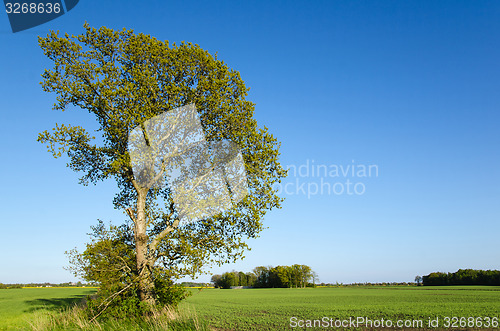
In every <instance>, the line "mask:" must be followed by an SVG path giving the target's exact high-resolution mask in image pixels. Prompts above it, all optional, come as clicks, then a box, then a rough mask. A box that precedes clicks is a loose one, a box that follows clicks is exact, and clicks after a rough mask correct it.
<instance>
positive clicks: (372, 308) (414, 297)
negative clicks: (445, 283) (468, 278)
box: [183, 286, 500, 330]
mask: <svg viewBox="0 0 500 331" xmlns="http://www.w3.org/2000/svg"><path fill="white" fill-rule="evenodd" d="M183 305H188V306H191V308H192V309H194V310H195V311H196V313H197V315H198V318H199V319H200V320H205V321H207V322H208V325H210V326H211V327H213V328H216V329H221V330H255V329H263V330H266V329H269V330H286V329H292V328H291V318H293V317H296V319H295V320H293V321H294V324H293V325H297V326H299V324H298V323H299V320H303V321H304V323H307V322H306V320H314V319H322V318H323V317H328V318H331V319H333V320H339V321H340V320H349V318H350V317H351V318H354V319H355V318H357V317H365V318H370V319H372V322H375V319H378V320H380V319H381V318H384V320H387V319H390V320H391V321H392V322H393V323H394V324H393V326H396V322H397V321H398V320H401V321H402V322H403V323H404V322H406V323H412V324H413V326H415V327H418V328H420V327H419V325H418V324H417V323H418V321H422V326H423V327H426V324H427V323H428V321H429V318H431V319H433V320H435V319H436V318H439V328H441V329H448V330H449V329H452V328H451V326H452V323H453V322H454V321H453V320H450V321H449V322H450V327H449V328H444V326H445V325H444V323H445V318H446V317H449V318H452V317H465V318H470V317H482V318H481V319H475V320H474V322H472V321H471V322H470V323H471V325H475V326H477V325H478V323H479V321H482V322H483V324H482V328H483V329H485V328H484V326H485V325H486V323H485V321H487V319H485V318H484V317H489V318H490V319H492V318H493V317H496V318H497V319H498V317H499V314H500V288H499V287H487V286H468V287H465V286H464V287H458V286H453V287H451V286H450V287H339V288H336V287H333V288H316V289H313V288H305V289H250V290H219V289H205V290H202V291H196V292H195V293H193V296H191V297H190V298H188V299H187V300H186V301H185V302H184V303H183ZM407 321H410V322H407ZM492 321H493V322H494V321H495V320H490V324H491V322H492ZM460 322H462V325H463V323H465V320H464V319H462V320H460V319H457V320H456V325H457V326H458V327H457V328H455V329H461V330H463V329H465V328H464V327H461V326H460ZM295 323H297V324H295ZM493 325H495V323H493V324H492V325H491V326H493ZM491 326H490V327H489V328H488V329H492V327H491ZM409 328H411V327H408V326H407V327H405V329H409ZM342 329H349V326H347V327H343V328H342ZM351 329H356V328H353V327H352V325H351ZM377 329H382V328H377ZM432 329H434V330H435V329H436V328H432ZM493 329H494V328H493Z"/></svg>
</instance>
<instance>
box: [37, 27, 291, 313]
mask: <svg viewBox="0 0 500 331" xmlns="http://www.w3.org/2000/svg"><path fill="white" fill-rule="evenodd" d="M84 29H85V32H84V33H83V34H80V35H77V36H69V35H68V34H65V35H60V34H59V33H58V32H53V31H52V32H50V33H49V34H48V35H47V36H46V37H44V38H42V37H40V38H39V44H40V47H41V48H42V49H43V51H44V54H45V55H46V56H47V57H48V58H49V59H50V60H51V61H52V63H53V67H52V68H49V69H46V70H45V72H44V73H43V75H42V77H43V81H42V87H43V89H44V91H46V92H51V93H55V94H56V96H57V101H56V103H55V104H54V109H56V110H65V109H67V107H68V106H74V107H75V108H77V109H78V108H80V109H82V110H85V111H87V112H89V113H90V114H91V115H92V116H93V117H94V118H95V120H96V125H97V128H96V129H95V130H94V132H91V131H90V128H88V127H84V124H83V123H82V124H81V125H78V124H77V125H75V124H56V125H55V127H54V128H53V129H52V130H47V131H44V132H42V133H40V134H39V137H38V141H40V142H41V143H44V144H45V145H46V146H47V148H48V150H49V152H51V153H52V154H53V156H54V157H56V158H58V157H61V156H63V155H66V156H67V157H68V160H69V161H68V166H69V167H70V168H71V169H73V170H74V171H77V172H80V173H81V174H82V177H81V178H80V183H82V184H84V185H87V184H89V183H94V184H95V183H97V182H99V181H101V180H105V179H109V178H111V179H115V180H116V182H117V183H118V188H119V192H118V193H117V195H116V196H115V198H114V200H113V204H114V207H115V208H117V209H121V210H123V211H124V214H126V215H127V217H128V218H129V219H130V220H131V222H132V225H130V226H129V225H127V224H124V225H123V227H120V228H115V229H113V228H112V229H110V230H109V231H108V230H104V229H97V232H95V231H94V232H95V233H97V234H98V235H97V237H96V239H95V240H94V241H92V242H91V243H90V244H89V245H87V248H86V250H85V251H84V252H83V253H78V252H77V251H73V252H71V253H70V258H71V262H72V263H73V271H74V272H75V274H78V275H80V276H81V277H83V278H84V279H86V280H88V281H95V282H97V283H98V284H99V285H100V286H101V288H102V291H101V292H100V294H99V295H100V296H101V295H104V293H106V294H111V293H112V292H113V291H115V290H118V289H120V290H123V291H124V292H123V293H124V295H125V293H134V292H133V291H129V290H126V291H125V290H124V289H130V290H131V289H132V288H135V286H136V283H138V288H137V295H138V296H139V298H140V300H141V301H148V302H149V303H151V304H152V303H154V300H156V299H159V300H161V297H165V298H170V299H169V300H173V302H175V301H176V300H177V299H176V298H178V297H182V295H181V296H179V295H177V294H175V293H177V291H174V290H172V291H173V292H168V293H167V292H163V288H164V287H162V286H159V285H157V284H158V281H157V279H158V278H161V279H163V278H164V279H166V280H170V279H178V278H180V277H182V276H185V275H196V274H198V273H201V272H204V271H206V270H204V269H203V267H204V266H207V265H209V264H218V265H221V264H223V263H228V262H234V261H236V260H237V259H239V258H242V257H243V253H244V251H245V250H246V249H247V248H248V246H247V244H246V242H245V241H246V239H248V238H256V237H257V236H258V234H259V232H260V231H262V229H263V224H262V219H263V217H264V215H265V213H266V212H267V211H268V210H271V209H272V208H279V207H280V205H281V201H282V199H281V198H279V197H278V196H277V194H276V190H275V189H274V188H273V184H274V183H276V182H279V181H280V180H281V179H282V178H283V177H284V176H285V175H286V171H285V170H284V169H283V168H282V167H281V165H280V163H279V162H278V157H279V142H278V141H277V140H276V138H274V137H273V136H272V134H270V133H269V132H268V129H267V128H265V127H264V128H259V127H258V125H257V122H256V121H255V119H254V118H253V114H254V104H253V103H251V102H250V101H247V100H246V99H245V97H246V96H247V94H248V88H247V87H246V86H245V84H244V82H243V80H242V79H241V77H240V74H239V72H237V71H235V70H232V69H230V68H229V67H228V66H227V65H226V64H225V63H224V62H222V61H220V60H218V59H217V57H216V56H212V55H211V54H209V53H208V52H207V51H205V50H203V49H201V48H200V47H199V46H198V45H194V44H191V43H184V42H183V43H181V44H179V45H177V44H170V43H169V42H168V41H160V40H157V39H155V38H153V37H151V36H149V35H144V34H141V33H139V34H134V32H133V31H131V30H125V29H124V30H122V31H114V30H112V29H108V28H106V27H101V28H99V29H95V28H92V27H90V26H89V25H88V24H85V25H84ZM188 104H194V105H195V106H196V108H197V110H198V113H199V115H200V119H201V125H202V127H203V130H204V134H205V137H206V138H207V140H208V141H220V140H230V141H232V142H234V143H236V144H237V145H238V146H239V147H240V149H241V152H242V155H243V159H244V162H245V167H246V169H245V170H246V175H247V181H248V187H249V194H248V195H247V196H246V197H245V198H244V199H243V200H242V201H240V202H239V203H238V204H237V205H235V206H233V208H232V209H230V210H227V211H225V212H224V213H221V214H219V215H215V216H214V217H211V218H209V219H204V220H201V221H199V222H195V223H190V224H189V225H186V226H182V227H179V226H178V225H179V215H178V211H177V210H176V209H175V204H174V201H173V199H172V194H171V191H170V189H169V188H168V187H164V188H158V187H149V186H147V187H146V186H143V185H141V184H140V183H138V181H136V179H135V178H134V174H133V171H132V165H131V162H130V155H129V152H128V150H127V142H128V135H129V132H130V131H131V130H132V129H133V128H135V127H137V126H140V125H141V124H143V123H144V121H146V120H148V119H150V118H153V117H154V116H157V115H159V114H162V113H164V112H168V111H170V110H173V109H175V108H178V107H180V106H185V105H188ZM85 124H86V123H85ZM91 127H92V126H91ZM98 227H102V225H101V224H100V225H98ZM94 230H95V229H94ZM134 261H135V263H134ZM158 286H159V287H158ZM166 288H170V287H168V286H167V287H166ZM169 291H170V290H169ZM131 295H132V294H131ZM129 299H130V300H129ZM117 300H118V299H117ZM119 300H125V301H124V304H125V306H127V307H133V306H134V305H135V303H136V301H134V300H132V299H131V298H129V297H128V296H127V297H126V298H125V297H124V298H121V299H119ZM127 309H128V308H127Z"/></svg>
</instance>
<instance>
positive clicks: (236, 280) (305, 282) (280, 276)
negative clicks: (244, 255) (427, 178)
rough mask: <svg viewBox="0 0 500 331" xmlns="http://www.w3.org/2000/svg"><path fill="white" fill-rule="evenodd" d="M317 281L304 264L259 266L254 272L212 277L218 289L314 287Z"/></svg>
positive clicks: (234, 272)
mask: <svg viewBox="0 0 500 331" xmlns="http://www.w3.org/2000/svg"><path fill="white" fill-rule="evenodd" d="M316 280H317V275H316V273H315V272H314V271H312V269H311V267H309V266H307V265H302V264H294V265H291V266H276V267H271V266H268V267H264V266H259V267H256V268H254V269H253V271H252V272H247V273H244V272H242V271H231V272H225V273H223V274H222V275H213V276H212V283H214V286H215V287H218V288H230V287H231V286H246V287H260V288H271V287H306V286H311V287H314V286H315V285H314V283H315V281H316Z"/></svg>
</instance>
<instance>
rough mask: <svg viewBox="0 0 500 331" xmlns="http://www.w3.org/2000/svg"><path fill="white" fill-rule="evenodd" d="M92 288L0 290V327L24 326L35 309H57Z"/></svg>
mask: <svg viewBox="0 0 500 331" xmlns="http://www.w3.org/2000/svg"><path fill="white" fill-rule="evenodd" d="M94 292H95V289H92V288H56V287H54V288H22V289H4V290H0V329H4V330H5V329H16V328H22V327H26V325H27V321H29V320H30V319H31V317H32V316H33V313H34V312H35V311H41V310H43V311H57V310H59V309H61V307H64V306H68V305H71V304H73V303H77V302H79V301H81V300H82V298H84V297H86V296H87V295H90V294H93V293H94Z"/></svg>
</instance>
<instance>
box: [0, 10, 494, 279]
mask: <svg viewBox="0 0 500 331" xmlns="http://www.w3.org/2000/svg"><path fill="white" fill-rule="evenodd" d="M0 17H1V18H0V44H1V45H2V52H1V53H0V72H1V77H2V78H1V80H0V90H1V95H2V97H1V98H0V111H1V114H2V119H3V121H2V123H3V128H2V130H0V141H1V151H2V155H3V162H1V163H0V171H1V173H2V174H3V183H2V190H1V191H0V201H1V207H2V220H1V221H0V222H1V226H2V232H1V240H0V251H1V252H2V254H0V265H1V266H2V267H1V268H0V282H3V283H14V282H44V281H49V282H63V281H68V280H72V279H73V277H72V276H71V274H70V273H69V272H67V271H65V270H63V269H62V267H63V266H65V265H67V259H66V257H65V255H64V251H65V250H69V249H71V248H73V247H75V246H76V247H80V248H81V247H83V244H84V243H85V242H86V241H87V236H86V233H87V232H89V227H90V226H91V225H93V224H95V223H96V220H97V219H98V218H99V219H102V220H105V221H113V222H115V223H119V222H120V221H121V220H123V219H124V216H123V214H122V213H121V212H120V211H115V210H113V207H112V198H113V195H114V193H115V191H116V186H115V184H114V183H113V182H104V183H101V184H98V185H97V186H88V187H84V186H81V185H79V184H78V183H77V178H78V174H76V173H73V172H72V171H71V170H70V169H68V168H66V167H65V160H63V159H58V160H56V159H53V158H52V156H51V155H50V154H49V153H47V152H46V150H45V147H44V146H43V145H41V144H39V143H37V142H36V137H37V135H38V133H39V132H41V131H43V130H45V129H50V128H52V127H53V126H54V124H55V123H56V122H57V123H85V125H87V126H88V127H92V126H93V125H94V124H93V119H92V118H91V117H90V116H89V115H87V114H85V113H84V112H83V111H81V110H70V111H67V112H64V113H63V112H59V111H54V110H52V109H51V107H52V104H53V102H54V100H55V96H54V95H50V94H47V93H45V92H43V91H42V89H41V87H40V85H39V82H40V80H41V77H40V75H41V73H42V72H43V69H44V68H46V67H49V66H50V65H51V63H50V62H49V60H48V59H46V58H45V57H44V55H43V53H42V52H41V50H40V49H39V47H38V45H37V36H38V35H45V34H47V32H48V31H49V30H51V29H52V30H60V31H61V32H68V33H69V34H78V33H81V32H82V31H83V28H82V26H83V23H84V22H85V21H87V22H89V24H90V25H92V26H94V27H100V26H103V25H104V26H107V27H110V28H114V29H122V28H123V27H126V28H129V29H134V30H135V31H136V32H143V33H146V34H150V35H152V36H154V37H156V38H158V39H161V40H169V41H175V42H180V41H189V42H193V43H196V44H199V45H200V46H201V47H202V48H204V49H207V50H208V51H209V52H211V53H212V54H213V53H215V52H217V53H218V57H219V58H220V59H222V60H224V61H225V62H226V63H227V64H228V65H229V66H230V67H232V68H234V69H236V70H238V71H239V72H240V73H241V76H242V78H243V80H244V81H245V83H246V85H247V86H248V87H250V88H251V90H250V94H249V96H248V99H249V100H251V101H252V102H254V103H256V118H257V120H258V122H259V124H260V125H261V126H264V125H265V126H267V127H269V128H270V131H271V132H272V133H273V134H274V135H275V136H276V137H277V138H278V139H279V140H280V141H281V142H282V147H281V152H282V157H281V163H282V164H283V165H290V166H295V167H296V168H299V167H300V166H301V165H304V164H307V163H308V164H309V165H310V167H311V165H312V164H315V165H325V166H327V167H329V168H331V167H335V166H337V167H341V166H342V167H344V168H345V167H347V166H352V165H356V166H369V165H376V167H377V170H378V172H377V175H376V176H375V175H372V176H371V177H360V176H347V177H344V176H338V177H334V176H326V177H325V176H322V177H318V176H309V177H304V176H302V177H300V176H290V177H289V178H288V179H287V180H286V181H285V183H284V184H286V183H291V184H290V185H289V186H288V187H289V188H290V190H289V192H288V193H292V194H287V193H285V192H282V196H284V197H285V198H286V201H285V202H284V204H283V208H282V209H280V210H274V211H272V212H270V213H268V215H267V216H266V218H265V225H266V226H267V227H268V229H266V230H265V231H263V232H262V233H261V236H260V238H258V239H255V240H251V241H250V242H249V243H250V245H251V247H252V250H251V251H249V252H248V253H247V254H246V259H244V260H243V261H241V262H238V263H236V264H234V265H226V266H224V267H222V268H213V269H212V271H213V272H214V273H221V272H223V271H228V270H231V269H236V270H243V271H250V270H251V269H252V268H253V267H255V266H257V265H279V264H281V265H286V264H293V263H300V264H307V265H310V266H311V267H312V268H313V269H314V270H315V271H316V272H317V273H318V274H319V278H320V280H321V281H324V282H336V281H338V282H344V283H348V282H365V281H372V282H376V281H412V280H413V279H414V277H415V275H417V274H419V275H423V274H428V273H430V272H432V271H444V272H451V271H456V270H457V269H459V268H480V269H500V249H499V248H498V244H497V242H498V235H499V233H500V222H499V221H500V203H499V199H500V168H499V164H500V151H499V148H498V146H499V144H500V133H499V132H500V131H499V129H498V128H499V125H500V112H499V110H500V93H499V87H500V65H499V62H498V59H500V44H499V43H498V41H499V40H500V19H499V18H500V3H499V2H497V1H439V2H437V1H425V2H424V1H404V2H403V1H374V2H368V1H324V2H321V1H314V2H313V1H279V2H278V1H277V2H264V1H262V2H234V1H225V2H224V1H223V2H208V1H207V2H193V1H191V2H183V3H181V2H179V3H174V2H170V1H143V2H139V1H137V2H132V1H119V2H118V1H106V2H102V1H99V2H98V1H88V0H81V1H80V3H79V4H78V5H77V6H76V7H75V8H74V9H73V10H72V11H70V12H69V13H67V14H66V15H63V16H62V17H59V18H58V19H56V20H53V21H51V22H48V23H46V24H44V25H41V26H38V27H35V28H33V29H30V30H27V31H24V32H19V33H16V34H13V33H12V32H11V30H10V26H9V23H8V19H7V15H6V14H3V15H1V16H0ZM322 180H323V182H326V183H328V184H329V185H335V184H336V183H339V184H337V186H336V188H337V189H339V188H340V187H344V188H346V186H342V185H345V183H346V181H347V180H349V181H350V182H352V183H361V184H359V185H358V188H361V187H363V188H364V192H363V194H347V193H346V192H345V191H344V193H343V194H327V193H325V192H323V194H311V192H312V191H314V187H315V185H319V183H321V181H322ZM297 184H298V185H299V186H300V185H301V184H302V185H304V186H303V187H307V185H309V187H310V190H309V195H310V196H309V197H308V196H307V194H303V192H302V191H301V190H298V192H296V191H294V190H295V188H296V187H297ZM290 191H292V192H290ZM337 192H338V190H337ZM297 193H298V194H297ZM209 277H210V276H202V277H200V278H199V280H201V281H206V280H208V279H209Z"/></svg>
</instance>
